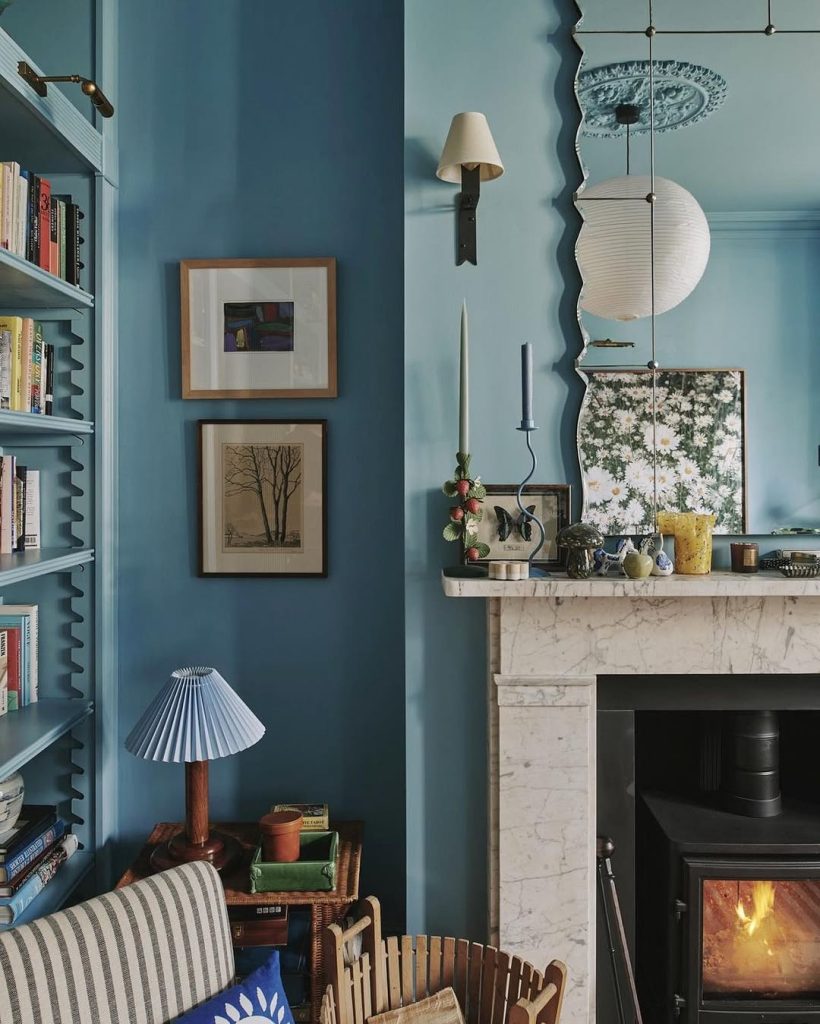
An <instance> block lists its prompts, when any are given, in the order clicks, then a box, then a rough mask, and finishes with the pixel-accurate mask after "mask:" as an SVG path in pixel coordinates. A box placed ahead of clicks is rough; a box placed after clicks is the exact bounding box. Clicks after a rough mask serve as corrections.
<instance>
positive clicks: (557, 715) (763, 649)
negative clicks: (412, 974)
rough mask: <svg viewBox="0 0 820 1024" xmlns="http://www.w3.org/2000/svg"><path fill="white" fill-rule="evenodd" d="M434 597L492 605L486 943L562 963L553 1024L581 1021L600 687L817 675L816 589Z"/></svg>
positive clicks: (586, 985) (592, 894) (707, 579)
mask: <svg viewBox="0 0 820 1024" xmlns="http://www.w3.org/2000/svg"><path fill="white" fill-rule="evenodd" d="M443 586H444V592H445V594H446V595H447V596H448V597H459V598H463V597H471V598H476V597H478V598H484V599H485V600H486V601H487V645H488V675H489V729H488V738H489V749H488V767H489V794H490V796H489V802H490V807H489V819H490V829H489V832H490V871H489V906H490V928H491V941H492V942H493V944H494V945H498V946H500V948H501V949H504V950H506V951H508V952H512V953H519V954H521V955H523V956H525V957H526V958H527V959H529V960H531V961H532V962H533V963H535V964H536V965H543V964H545V963H546V962H547V961H549V960H550V959H552V958H553V957H558V958H560V959H563V960H565V961H566V962H567V964H568V967H569V981H570V984H569V991H568V993H567V997H566V1001H565V1004H564V1013H563V1016H562V1019H563V1020H564V1021H565V1022H572V1024H587V1022H592V1021H593V1020H594V1018H595V907H596V875H595V832H596V827H595V823H596V794H595V778H596V729H595V723H596V679H597V677H598V676H599V675H608V676H611V675H619V674H624V675H626V674H629V675H632V676H641V675H646V676H658V675H664V674H675V675H682V674H693V675H722V676H726V675H733V674H744V675H745V674H787V673H801V674H820V580H790V579H785V578H784V577H782V576H779V575H770V574H763V573H761V574H758V575H748V576H743V575H733V574H732V573H717V572H716V573H712V574H711V575H709V576H700V577H695V576H671V577H667V578H650V579H648V580H627V579H622V578H619V579H614V578H613V579H598V578H594V579H591V580H570V579H565V578H561V577H557V576H556V577H548V578H545V579H540V580H522V581H520V582H518V581H515V582H505V581H500V580H467V579H450V578H447V577H444V578H443ZM818 683H820V676H819V677H818ZM655 685H657V681H655Z"/></svg>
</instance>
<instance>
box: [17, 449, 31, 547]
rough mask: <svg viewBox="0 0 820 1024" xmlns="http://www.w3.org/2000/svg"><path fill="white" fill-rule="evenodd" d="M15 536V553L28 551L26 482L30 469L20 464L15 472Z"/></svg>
mask: <svg viewBox="0 0 820 1024" xmlns="http://www.w3.org/2000/svg"><path fill="white" fill-rule="evenodd" d="M14 476H15V480H14V536H15V545H14V550H15V551H25V550H26V480H27V478H28V468H27V467H26V466H21V465H20V463H19V462H18V463H17V465H16V467H15V470H14Z"/></svg>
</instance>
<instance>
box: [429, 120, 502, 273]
mask: <svg viewBox="0 0 820 1024" xmlns="http://www.w3.org/2000/svg"><path fill="white" fill-rule="evenodd" d="M503 173H504V165H503V164H502V163H501V157H500V156H499V155H498V150H497V149H496V145H495V141H494V140H493V136H492V132H491V131H490V126H489V124H488V123H487V118H486V117H485V116H484V115H483V114H479V113H476V112H475V111H471V112H467V113H463V114H456V115H455V117H454V118H453V120H452V122H451V124H450V131H449V132H448V133H447V141H446V142H445V143H444V149H443V150H442V152H441V159H440V160H439V163H438V168H437V169H436V177H438V178H441V180H442V181H449V182H451V183H452V184H453V185H461V192H460V193H459V197H458V226H457V237H456V264H457V265H460V264H462V263H465V262H466V263H472V264H473V265H474V266H475V264H476V262H477V257H476V230H475V225H476V207H477V206H478V200H479V195H480V189H481V184H480V183H481V182H482V181H492V180H493V178H500V177H501V175H502V174H503Z"/></svg>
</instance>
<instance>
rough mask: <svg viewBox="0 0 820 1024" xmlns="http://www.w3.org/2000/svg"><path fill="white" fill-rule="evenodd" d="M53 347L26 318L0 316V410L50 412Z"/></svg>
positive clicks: (51, 409)
mask: <svg viewBox="0 0 820 1024" xmlns="http://www.w3.org/2000/svg"><path fill="white" fill-rule="evenodd" d="M53 394H54V346H53V345H48V344H46V341H45V336H44V334H43V325H42V324H41V323H40V322H39V320H32V319H31V317H29V316H0V409H10V410H11V411H12V412H33V413H39V414H41V415H45V416H50V415H51V414H52V412H53V407H54V403H53V398H52V396H53Z"/></svg>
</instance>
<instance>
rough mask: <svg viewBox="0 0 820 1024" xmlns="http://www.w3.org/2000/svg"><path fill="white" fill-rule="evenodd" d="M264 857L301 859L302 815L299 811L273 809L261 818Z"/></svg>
mask: <svg viewBox="0 0 820 1024" xmlns="http://www.w3.org/2000/svg"><path fill="white" fill-rule="evenodd" d="M259 830H260V832H261V833H262V859H263V860H266V861H279V862H280V863H281V862H286V863H287V862H290V861H294V860H299V835H300V833H301V831H302V815H301V814H299V812H298V811H273V812H271V813H270V814H266V815H265V816H264V817H262V818H260V819H259Z"/></svg>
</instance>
